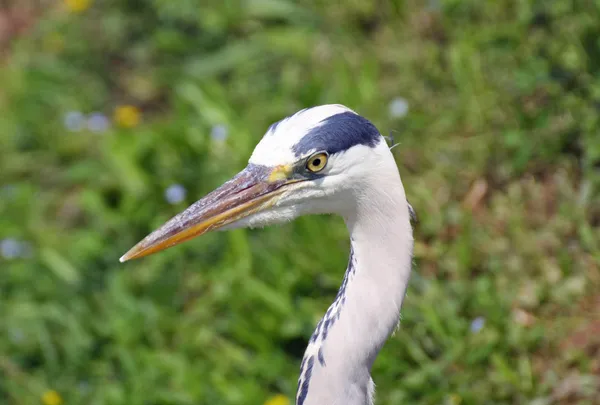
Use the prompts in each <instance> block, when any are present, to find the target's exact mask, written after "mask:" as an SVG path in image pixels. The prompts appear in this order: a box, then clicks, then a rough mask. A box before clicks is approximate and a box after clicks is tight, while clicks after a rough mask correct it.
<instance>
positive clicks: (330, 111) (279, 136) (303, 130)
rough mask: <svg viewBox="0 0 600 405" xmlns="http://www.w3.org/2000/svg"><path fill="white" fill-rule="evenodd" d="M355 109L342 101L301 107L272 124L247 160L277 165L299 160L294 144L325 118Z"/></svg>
mask: <svg viewBox="0 0 600 405" xmlns="http://www.w3.org/2000/svg"><path fill="white" fill-rule="evenodd" d="M345 112H351V113H354V114H356V113H355V112H354V111H352V110H351V109H349V108H348V107H345V106H343V105H341V104H326V105H321V106H317V107H312V108H307V109H304V110H300V111H298V112H297V113H296V114H294V115H291V116H289V117H287V118H285V119H283V120H281V121H279V122H277V123H275V124H273V125H271V127H270V128H269V130H268V131H267V133H266V134H265V135H264V136H263V138H262V139H261V141H260V142H259V143H258V145H256V148H254V152H252V156H250V160H249V161H248V163H253V164H258V165H265V166H276V165H280V164H288V163H292V162H294V161H296V155H295V154H294V151H293V150H292V147H293V146H294V145H295V144H297V143H298V142H299V141H300V140H301V139H302V137H303V136H304V135H306V134H307V133H308V132H309V131H310V130H311V129H313V128H315V127H317V126H319V125H320V124H321V123H322V121H323V120H325V119H327V118H329V117H331V116H334V115H336V114H341V113H345Z"/></svg>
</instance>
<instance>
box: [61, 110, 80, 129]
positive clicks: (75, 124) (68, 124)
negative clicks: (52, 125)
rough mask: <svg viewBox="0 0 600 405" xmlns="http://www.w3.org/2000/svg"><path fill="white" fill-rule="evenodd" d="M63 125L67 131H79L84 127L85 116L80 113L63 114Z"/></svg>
mask: <svg viewBox="0 0 600 405" xmlns="http://www.w3.org/2000/svg"><path fill="white" fill-rule="evenodd" d="M63 124H64V125H65V128H67V129H68V130H69V131H72V132H78V131H81V130H82V129H83V128H84V126H85V116H84V115H83V114H82V113H81V112H80V111H69V112H68V113H66V114H65V118H64V119H63Z"/></svg>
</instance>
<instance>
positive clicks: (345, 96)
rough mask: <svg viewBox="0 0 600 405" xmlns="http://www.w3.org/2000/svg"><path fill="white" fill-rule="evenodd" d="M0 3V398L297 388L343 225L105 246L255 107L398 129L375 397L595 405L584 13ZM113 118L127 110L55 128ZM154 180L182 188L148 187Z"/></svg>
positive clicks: (151, 220) (599, 277)
mask: <svg viewBox="0 0 600 405" xmlns="http://www.w3.org/2000/svg"><path fill="white" fill-rule="evenodd" d="M0 10H2V15H4V16H5V17H6V15H9V14H7V13H9V10H13V15H12V17H9V18H8V20H9V21H11V22H12V23H14V25H15V26H17V27H18V29H15V30H14V32H12V36H10V39H8V40H6V39H5V41H4V42H2V44H3V45H2V52H1V59H0V183H1V186H0V239H1V240H3V241H4V246H5V248H6V246H7V243H8V244H10V243H12V244H14V242H17V243H20V244H21V246H23V245H22V244H27V246H28V247H27V249H25V252H20V254H19V255H17V256H18V257H11V255H6V254H5V255H4V257H0V403H2V404H15V405H25V404H28V405H29V404H38V403H40V401H41V396H42V394H43V393H44V392H46V391H47V390H56V391H57V392H58V393H59V394H60V395H61V397H62V398H63V399H64V402H65V403H66V404H89V405H96V404H98V405H100V404H129V405H138V404H144V405H146V404H156V405H158V404H160V405H163V404H200V405H204V404H224V405H237V404H262V403H264V402H265V400H266V399H267V398H269V397H270V396H272V395H274V394H277V393H283V394H285V395H287V396H288V397H290V398H293V396H294V394H295V388H296V378H297V375H298V369H299V364H300V360H301V357H302V353H303V350H304V347H305V345H306V343H307V339H308V337H309V336H310V334H311V332H312V329H313V327H314V326H315V324H316V322H317V321H318V319H319V318H320V317H321V315H322V314H323V313H324V311H325V310H326V308H327V306H328V305H329V303H330V302H331V301H332V300H333V298H334V296H335V294H336V290H337V287H338V285H339V284H340V281H341V278H342V275H343V271H344V269H345V266H346V260H347V254H348V240H347V234H346V230H345V227H344V225H343V222H342V221H341V220H340V219H339V218H335V217H313V218H301V219H299V220H297V221H295V222H294V223H292V224H288V225H285V226H279V227H273V228H268V229H264V230H253V231H249V230H238V231H233V232H228V233H216V234H209V235H205V236H203V237H201V238H198V239H197V240H193V241H191V242H188V243H186V244H184V245H181V246H179V247H177V248H173V249H170V250H168V251H165V252H162V253H161V254H158V255H155V256H151V257H149V258H146V259H143V260H138V261H133V262H131V263H126V264H120V263H119V262H118V258H119V257H120V255H121V254H123V253H124V252H125V251H126V250H127V249H128V248H130V247H131V246H133V244H134V243H136V242H137V241H138V240H140V239H141V238H142V237H143V236H145V235H146V234H147V233H148V232H150V231H152V230H153V229H154V228H156V227H157V226H159V225H161V224H162V223H163V222H164V221H165V220H166V219H168V218H170V217H171V216H172V215H174V214H175V213H177V212H179V211H180V210H182V209H184V208H185V207H186V206H187V205H189V204H191V203H192V202H194V201H195V200H196V199H198V198H199V197H201V196H202V195H204V194H205V193H207V192H209V191H210V190H211V189H213V188H214V187H216V186H218V185H219V184H220V183H221V182H223V181H224V180H226V179H227V178H229V177H230V176H232V175H233V174H235V173H236V172H237V171H238V170H240V169H242V168H243V167H244V165H245V163H246V161H247V159H248V157H249V155H250V153H251V151H252V149H253V147H254V145H255V144H256V143H257V142H258V141H259V140H260V138H261V136H262V135H263V134H264V132H265V130H266V128H267V127H268V125H270V124H271V123H272V122H273V121H276V120H279V119H281V118H282V117H284V116H286V115H289V114H291V113H293V112H295V111H296V110H299V109H301V108H304V107H307V106H311V105H317V104H324V103H343V104H346V105H348V106H350V107H351V108H353V109H355V110H356V111H358V112H359V113H361V114H362V115H364V116H366V117H368V118H369V119H371V120H372V121H373V122H374V123H375V124H376V125H377V127H378V128H379V129H380V130H381V132H382V133H384V134H386V135H387V134H388V133H389V132H390V131H393V134H394V137H395V140H396V142H399V145H398V146H397V147H396V148H395V149H394V153H395V156H396V158H397V162H398V166H399V169H400V172H401V174H402V177H403V181H404V184H405V188H406V191H407V194H408V197H409V200H410V202H411V203H412V204H413V206H414V207H415V209H416V212H417V214H418V217H419V222H418V223H417V224H416V228H415V237H416V240H417V246H416V257H415V271H414V273H413V278H412V280H411V284H410V288H409V292H408V296H407V299H406V301H405V305H404V309H403V312H402V324H401V328H400V330H399V331H398V332H397V333H396V335H395V336H394V337H392V338H391V339H390V340H389V342H388V343H387V344H386V346H385V348H384V349H383V351H382V353H381V355H380V356H379V358H378V360H377V361H376V363H375V366H374V369H373V377H374V379H375V382H376V384H377V403H378V404H380V405H386V404H390V405H392V404H404V403H406V404H409V403H410V404H449V405H457V404H534V405H546V404H575V403H576V404H600V377H599V375H600V360H599V359H600V338H599V336H600V294H599V289H598V288H599V286H600V270H599V268H600V226H599V225H600V194H599V190H600V174H599V170H600V169H599V167H600V122H599V112H600V2H598V1H592V0H589V1H583V0H580V1H566V0H543V1H542V0H510V1H509V0H502V1H495V2H493V1H480V0H463V1H460V0H429V1H414V0H406V1H401V0H381V1H375V0H369V1H367V0H348V1H331V0H328V1H325V0H303V1H298V2H294V1H291V0H220V1H212V0H211V1H195V0H178V1H174V0H121V1H117V0H104V1H100V0H97V1H93V2H92V4H91V7H90V8H88V9H86V10H84V11H83V12H80V13H75V12H70V11H69V10H68V9H67V8H66V7H65V5H64V4H63V2H61V1H52V0H46V1H33V0H19V1H12V2H11V1H9V2H5V3H4V5H3V8H0ZM14 10H18V13H15V12H14ZM19 10H20V11H19ZM23 10H24V11H23ZM19 13H20V14H19ZM23 16H24V17H23ZM4 21H6V18H5V19H4ZM23 21H24V22H23ZM398 98H402V99H404V100H406V102H407V103H408V105H409V112H408V114H407V115H406V116H405V117H394V116H393V114H390V104H391V103H392V102H393V100H395V99H398ZM119 105H134V106H137V107H138V108H140V110H141V112H142V121H141V123H140V124H139V125H137V126H135V127H133V128H123V127H120V126H119V125H117V123H115V122H111V124H110V127H109V128H108V129H107V130H106V131H102V132H100V133H97V132H93V131H90V130H87V129H83V130H81V131H69V130H68V129H67V128H66V127H65V124H64V120H65V116H66V114H68V113H69V112H70V111H80V112H82V113H83V114H90V113H93V112H95V111H96V112H100V113H102V114H105V115H106V116H107V117H109V118H111V117H112V114H113V111H114V110H115V108H117V107H118V106H119ZM215 126H225V127H226V128H227V134H228V136H227V139H226V140H225V141H219V140H218V139H213V137H211V131H212V129H213V128H214V127H215ZM173 184H181V185H183V186H184V187H185V189H186V190H187V195H186V198H185V200H184V201H182V202H180V203H176V204H170V203H169V202H168V201H166V200H165V197H164V193H165V190H166V189H167V188H168V187H169V186H171V185H173ZM7 240H8V241H9V242H6V241H7ZM5 253H6V252H5ZM9 253H10V252H9ZM476 319H477V321H476V323H477V322H482V321H483V327H482V328H481V330H479V331H476V330H473V328H472V324H473V321H474V320H476Z"/></svg>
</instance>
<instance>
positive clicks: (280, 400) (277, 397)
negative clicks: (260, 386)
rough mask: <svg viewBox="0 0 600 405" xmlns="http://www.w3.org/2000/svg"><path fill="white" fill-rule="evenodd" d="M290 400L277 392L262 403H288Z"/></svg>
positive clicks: (275, 404) (268, 404) (267, 404)
mask: <svg viewBox="0 0 600 405" xmlns="http://www.w3.org/2000/svg"><path fill="white" fill-rule="evenodd" d="M290 404H291V402H290V400H289V399H288V397H286V396H285V395H281V394H277V395H275V396H273V397H271V398H269V399H267V402H265V404H264V405H290Z"/></svg>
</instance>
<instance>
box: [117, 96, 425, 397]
mask: <svg viewBox="0 0 600 405" xmlns="http://www.w3.org/2000/svg"><path fill="white" fill-rule="evenodd" d="M305 214H338V215H341V216H342V217H343V219H344V221H345V223H346V226H347V228H348V231H349V233H350V245H351V248H350V258H349V261H348V267H347V269H346V273H345V275H344V278H343V282H342V285H341V287H340V289H339V292H338V294H337V296H336V298H335V301H334V302H333V303H332V304H331V306H330V307H329V309H328V310H327V312H326V314H325V315H324V317H323V318H322V319H321V321H320V322H319V323H318V324H317V326H316V329H315V331H314V333H313V335H312V337H311V338H310V340H309V344H308V347H307V349H306V352H305V355H304V359H303V360H302V365H301V369H300V377H299V380H298V389H297V394H296V404H297V405H333V404H339V405H371V404H373V397H374V392H375V385H374V383H373V380H372V378H371V375H370V372H371V367H372V365H373V362H374V361H375V358H376V356H377V354H378V353H379V351H380V349H381V348H382V346H383V345H384V343H385V341H386V340H387V339H388V337H389V336H390V335H391V334H392V332H393V331H394V329H395V327H396V326H397V324H398V322H399V319H400V308H401V306H402V301H403V299H404V295H405V292H406V287H407V284H408V280H409V277H410V272H411V267H412V252H413V231H412V226H411V223H410V219H411V215H412V208H411V207H410V205H409V204H408V202H407V199H406V195H405V192H404V187H403V185H402V181H401V179H400V174H399V172H398V167H397V166H396V163H395V161H394V158H393V156H392V153H391V152H390V150H389V148H388V146H387V143H386V142H385V140H384V137H383V136H382V135H381V134H380V133H379V131H378V130H377V128H376V127H375V126H374V125H373V124H372V123H371V122H370V121H369V120H367V119H366V118H363V117H362V116H360V115H358V114H357V113H355V112H354V111H352V110H350V109H349V108H347V107H345V106H342V105H337V104H336V105H322V106H318V107H312V108H308V109H304V110H301V111H299V112H297V113H296V114H294V115H292V116H290V117H288V118H285V119H283V120H281V121H279V122H277V123H275V124H273V125H271V127H270V128H269V129H268V131H267V132H266V134H265V135H264V137H263V138H262V140H261V141H260V142H259V143H258V145H257V146H256V148H255V149H254V152H253V153H252V156H251V157H250V160H249V162H248V166H247V167H246V168H245V169H244V170H242V171H241V172H240V173H238V174H237V175H236V176H235V177H233V178H232V179H231V180H229V181H227V182H226V183H224V184H223V185H222V186H220V187H219V188H217V189H216V190H214V191H212V192H211V193H209V194H208V195H206V196H205V197H204V198H202V199H200V200H199V201H197V202H196V203H194V204H193V205H191V206H190V207H189V208H187V209H186V210H185V211H183V212H181V213H180V214H178V215H176V216H175V217H173V218H172V219H171V220H169V221H168V222H167V223H165V224H164V225H163V226H161V227H160V228H159V229H157V230H156V231H154V232H153V233H151V234H150V235H148V236H147V237H146V238H145V239H143V240H142V241H141V242H139V243H138V244H137V245H136V246H134V247H133V248H132V249H131V250H129V251H128V252H127V253H126V254H125V255H124V256H123V257H121V261H122V262H123V261H126V260H129V259H134V258H138V257H142V256H146V255H149V254H151V253H154V252H157V251H160V250H163V249H166V248H168V247H171V246H173V245H176V244H178V243H181V242H183V241H186V240H188V239H191V238H193V237H195V236H198V235H201V234H204V233H206V232H209V231H214V230H225V229H234V228H240V227H259V226H265V225H269V224H273V223H280V222H284V221H289V220H292V219H294V218H297V217H298V216H300V215H305Z"/></svg>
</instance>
